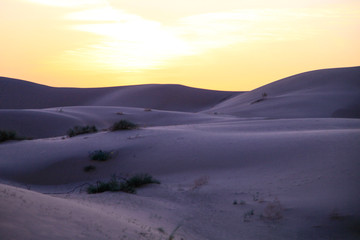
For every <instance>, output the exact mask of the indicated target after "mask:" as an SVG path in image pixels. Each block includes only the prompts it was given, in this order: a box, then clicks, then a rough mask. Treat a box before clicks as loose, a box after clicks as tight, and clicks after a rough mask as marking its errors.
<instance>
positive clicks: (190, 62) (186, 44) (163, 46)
mask: <svg viewBox="0 0 360 240" xmlns="http://www.w3.org/2000/svg"><path fill="white" fill-rule="evenodd" d="M314 2H316V3H314ZM0 22H1V24H0V31H1V38H0V39H1V40H0V41H1V44H0V53H1V54H0V75H1V76H6V77H14V78H20V79H24V80H28V81H32V82H37V83H41V84H45V85H50V86H61V87H100V86H120V85H130V84H145V83H174V84H183V85H187V86H192V87H199V88H207V89H218V90H233V91H236V90H237V91H242V90H251V89H254V88H256V87H259V86H261V85H264V84H266V83H269V82H272V81H275V80H278V79H280V78H283V77H287V76H289V75H292V74H296V73H300V72H304V71H309V70H314V69H321V68H330V67H345V66H358V65H360V61H359V60H360V57H359V56H360V44H359V42H360V1H358V0H318V1H312V0H304V1H291V0H258V1H255V0H243V1H238V0H223V1H218V0H182V1H169V0H152V1H149V0H133V1H124V0H76V1H74V0H1V1H0Z"/></svg>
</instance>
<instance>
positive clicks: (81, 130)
mask: <svg viewBox="0 0 360 240" xmlns="http://www.w3.org/2000/svg"><path fill="white" fill-rule="evenodd" d="M95 132H97V128H96V127H95V126H89V125H87V126H83V127H81V126H75V127H74V128H71V129H69V130H68V131H67V135H68V136H69V137H75V136H77V135H80V134H87V133H95Z"/></svg>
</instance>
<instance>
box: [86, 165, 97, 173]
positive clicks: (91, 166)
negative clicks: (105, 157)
mask: <svg viewBox="0 0 360 240" xmlns="http://www.w3.org/2000/svg"><path fill="white" fill-rule="evenodd" d="M95 169H96V167H95V166H93V165H88V166H85V167H84V171H85V172H91V171H95Z"/></svg>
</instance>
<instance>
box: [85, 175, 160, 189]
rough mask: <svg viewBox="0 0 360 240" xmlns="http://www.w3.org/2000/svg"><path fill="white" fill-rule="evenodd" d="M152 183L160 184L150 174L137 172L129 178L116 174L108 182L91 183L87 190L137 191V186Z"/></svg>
mask: <svg viewBox="0 0 360 240" xmlns="http://www.w3.org/2000/svg"><path fill="white" fill-rule="evenodd" d="M151 183H156V184H160V182H159V181H158V180H156V179H154V178H153V177H152V176H151V175H149V174H137V175H134V176H132V177H130V178H128V179H120V180H119V179H118V178H117V177H116V176H112V177H111V179H110V181H108V182H101V181H98V182H97V183H96V185H90V186H89V187H88V189H87V192H88V193H89V194H94V193H102V192H106V191H110V192H119V191H121V192H126V193H136V188H139V187H141V186H144V185H147V184H151Z"/></svg>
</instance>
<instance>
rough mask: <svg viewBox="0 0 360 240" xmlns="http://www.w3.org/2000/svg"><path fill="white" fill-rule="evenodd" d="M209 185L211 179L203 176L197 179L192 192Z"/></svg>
mask: <svg viewBox="0 0 360 240" xmlns="http://www.w3.org/2000/svg"><path fill="white" fill-rule="evenodd" d="M208 183H209V177H208V176H202V177H200V178H197V179H195V180H194V183H193V186H192V187H191V190H195V189H198V188H200V187H202V186H204V185H206V184H208Z"/></svg>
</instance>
